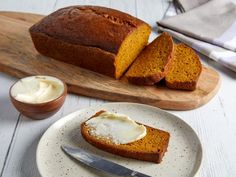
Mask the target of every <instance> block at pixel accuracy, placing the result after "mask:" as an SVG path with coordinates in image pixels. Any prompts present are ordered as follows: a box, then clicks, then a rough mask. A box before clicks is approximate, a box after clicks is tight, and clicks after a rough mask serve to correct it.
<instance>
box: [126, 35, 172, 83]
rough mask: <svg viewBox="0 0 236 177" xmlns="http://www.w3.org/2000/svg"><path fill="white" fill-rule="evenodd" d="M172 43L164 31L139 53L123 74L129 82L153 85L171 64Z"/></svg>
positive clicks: (163, 75)
mask: <svg viewBox="0 0 236 177" xmlns="http://www.w3.org/2000/svg"><path fill="white" fill-rule="evenodd" d="M173 49H174V43H173V40H172V37H171V36H170V35H169V34H168V33H166V32H164V33H162V34H161V35H160V36H158V37H157V38H156V39H155V40H154V41H153V42H152V43H150V44H149V45H148V46H146V48H145V49H144V50H143V51H142V52H141V53H140V54H139V56H138V57H137V58H136V59H135V61H134V63H133V64H132V65H131V67H130V68H129V70H128V71H127V73H126V74H125V75H126V77H127V78H128V80H129V82H131V83H133V84H137V85H154V84H155V83H157V82H159V81H160V80H161V79H162V78H164V77H165V75H166V73H167V72H168V70H169V66H170V64H171V59H172V52H173Z"/></svg>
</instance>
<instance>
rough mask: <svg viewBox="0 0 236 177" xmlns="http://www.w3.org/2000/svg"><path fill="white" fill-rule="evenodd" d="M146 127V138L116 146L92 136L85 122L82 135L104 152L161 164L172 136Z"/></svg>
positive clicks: (82, 126) (82, 125)
mask: <svg viewBox="0 0 236 177" xmlns="http://www.w3.org/2000/svg"><path fill="white" fill-rule="evenodd" d="M102 112H104V111H99V112H97V113H96V114H95V115H94V116H92V117H96V116H98V115H99V114H101V113H102ZM92 117H91V118H92ZM145 127H146V130H147V134H146V136H145V137H143V138H142V139H140V140H137V141H135V142H132V143H128V144H114V143H113V142H111V141H110V140H107V139H98V138H97V137H96V136H94V135H92V134H90V129H89V127H88V126H87V125H86V123H85V122H84V123H82V124H81V134H82V136H83V137H84V139H85V140H86V141H87V142H89V143H90V144H92V145H93V146H95V147H97V148H99V149H102V150H104V151H107V152H110V153H113V154H117V155H120V156H123V157H128V158H133V159H139V160H144V161H151V162H155V163H160V162H161V160H162V158H163V156H164V154H165V152H166V151H167V146H168V143H169V138H170V134H169V133H168V132H165V131H162V130H159V129H156V128H152V127H149V126H147V125H145Z"/></svg>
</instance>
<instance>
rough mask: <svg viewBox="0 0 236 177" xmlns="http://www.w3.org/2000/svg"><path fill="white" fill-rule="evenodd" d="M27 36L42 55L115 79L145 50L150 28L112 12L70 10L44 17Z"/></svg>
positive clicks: (70, 8) (85, 7)
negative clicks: (29, 36)
mask: <svg viewBox="0 0 236 177" xmlns="http://www.w3.org/2000/svg"><path fill="white" fill-rule="evenodd" d="M29 32H30V34H31V37H32V40H33V43H34V45H35V48H36V49H37V50H38V52H39V53H41V54H42V55H45V56H48V57H52V58H54V59H56V60H60V61H63V62H66V63H70V64H73V65H77V66H80V67H83V68H86V69H89V70H92V71H95V72H98V73H102V74H105V75H108V76H111V77H114V78H116V79H118V78H120V77H121V76H122V74H123V73H124V72H125V71H126V69H127V68H128V67H129V66H130V64H131V63H132V62H133V61H134V59H135V58H136V57H137V55H138V54H139V53H140V52H141V51H142V49H143V48H144V47H145V46H146V44H147V42H148V37H149V34H150V32H151V28H150V26H149V25H148V24H146V23H145V22H143V21H141V20H139V19H137V18H135V17H133V16H131V15H128V14H126V13H123V12H120V11H117V10H114V9H109V8H105V7H98V6H70V7H66V8H62V9H59V10H57V11H56V12H53V13H52V14H50V15H48V16H46V17H45V18H43V19H42V20H41V21H39V22H38V23H36V24H34V25H33V26H32V27H31V28H30V29H29Z"/></svg>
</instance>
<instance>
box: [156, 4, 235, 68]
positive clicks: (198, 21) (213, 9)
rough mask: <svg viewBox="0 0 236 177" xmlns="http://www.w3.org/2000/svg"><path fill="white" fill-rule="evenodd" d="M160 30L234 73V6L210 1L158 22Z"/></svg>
mask: <svg viewBox="0 0 236 177" xmlns="http://www.w3.org/2000/svg"><path fill="white" fill-rule="evenodd" d="M158 27H159V30H162V31H167V32H169V33H171V34H172V35H173V37H175V38H177V39H179V40H180V41H182V42H184V43H187V44H188V45H190V46H192V47H193V48H194V49H196V50H197V51H199V52H201V53H203V54H205V55H207V56H209V57H210V58H212V59H214V60H216V61H218V62H219V63H221V64H223V65H225V66H227V67H229V68H230V69H232V70H234V71H235V72H236V52H235V51H236V5H235V4H234V3H232V2H230V1H228V0H212V1H209V2H206V3H205V4H203V5H201V6H199V7H197V8H194V9H192V10H190V11H188V12H186V13H183V14H180V15H177V16H174V17H170V18H167V19H164V20H162V21H160V22H158Z"/></svg>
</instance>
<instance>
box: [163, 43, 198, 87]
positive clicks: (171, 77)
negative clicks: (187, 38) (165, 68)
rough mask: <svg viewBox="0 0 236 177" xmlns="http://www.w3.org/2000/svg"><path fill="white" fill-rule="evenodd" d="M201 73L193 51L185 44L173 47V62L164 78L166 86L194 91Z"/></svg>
mask: <svg viewBox="0 0 236 177" xmlns="http://www.w3.org/2000/svg"><path fill="white" fill-rule="evenodd" d="M201 71H202V64H201V62H200V59H199V57H198V55H197V54H196V53H195V51H194V50H193V49H192V48H190V47H188V46H187V45H185V44H178V45H175V46H174V55H173V62H172V65H171V67H170V71H169V72H168V73H167V75H166V77H165V81H166V85H167V87H169V88H173V89H183V90H194V89H195V88H196V85H197V81H198V78H199V76H200V73H201Z"/></svg>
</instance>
